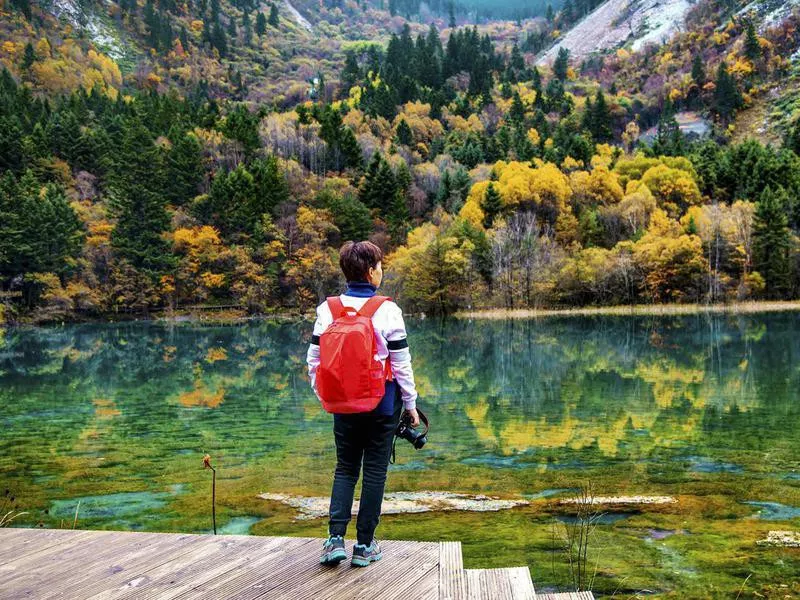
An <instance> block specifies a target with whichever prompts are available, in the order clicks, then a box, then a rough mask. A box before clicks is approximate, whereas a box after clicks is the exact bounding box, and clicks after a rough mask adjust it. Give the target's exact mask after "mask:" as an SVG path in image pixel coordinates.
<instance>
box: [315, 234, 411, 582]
mask: <svg viewBox="0 0 800 600" xmlns="http://www.w3.org/2000/svg"><path fill="white" fill-rule="evenodd" d="M382 260H383V254H382V252H381V250H380V248H378V247H377V246H376V245H375V244H373V243H372V242H367V241H363V242H347V243H346V244H344V245H343V246H342V248H341V249H340V251H339V266H340V267H341V269H342V272H343V273H344V276H345V279H346V280H347V289H346V290H345V291H344V293H343V294H341V295H340V296H334V297H331V298H328V300H327V301H326V302H323V303H322V304H320V305H319V306H318V307H317V317H316V322H315V323H314V331H313V335H312V338H311V344H310V345H309V348H308V353H307V356H306V362H307V363H308V375H309V379H310V381H311V387H312V389H313V390H314V393H315V394H316V395H317V398H318V399H319V400H320V402H321V403H322V405H323V407H324V408H325V409H326V410H328V411H329V412H332V413H333V434H334V440H335V443H336V470H335V472H334V477H333V487H332V490H331V503H330V520H329V523H328V534H329V535H328V539H327V540H326V541H325V543H324V544H323V552H322V556H321V558H320V562H321V563H322V564H327V565H337V564H339V563H340V562H341V561H343V560H345V558H347V555H346V552H345V545H344V536H345V534H346V533H347V525H348V523H349V522H350V520H351V517H352V515H351V510H352V506H353V496H354V493H355V487H356V483H357V481H358V478H359V475H360V474H361V473H362V467H363V480H362V487H361V499H360V502H359V510H358V518H357V520H356V532H357V543H356V544H355V546H354V547H353V556H352V564H353V565H354V566H358V567H366V566H368V565H369V564H370V563H371V562H374V561H376V560H380V558H381V550H380V546H379V545H378V542H377V541H376V540H375V538H374V534H375V529H376V528H377V526H378V522H379V519H380V514H381V504H382V502H383V493H384V487H385V484H386V471H387V469H388V466H389V456H390V453H391V447H392V438H393V436H394V432H395V430H396V429H397V425H398V422H399V421H400V417H401V413H402V412H403V410H405V411H406V412H407V413H408V415H409V417H410V420H411V426H412V427H416V426H417V425H419V415H418V413H417V409H416V400H417V391H416V385H415V383H414V373H413V369H412V367H411V355H410V353H409V349H408V341H407V338H406V328H405V323H404V321H403V312H402V310H401V309H400V307H399V306H397V304H395V303H394V302H392V301H391V300H390V299H388V298H385V297H383V296H377V295H376V292H377V290H378V288H379V287H380V285H381V281H382V279H383V269H382V265H381V261H382ZM367 319H369V321H367ZM357 320H359V324H358V325H356V321H357ZM365 323H366V324H367V327H364V324H365ZM370 323H371V330H372V333H373V335H372V337H373V338H374V339H373V340H367V339H365V338H363V337H359V335H358V332H359V331H360V332H364V331H368V330H369V324H370ZM334 324H335V326H334V327H331V325H334ZM326 332H327V337H326ZM370 342H371V346H370ZM354 344H356V345H358V347H352V346H353V345H354ZM326 353H327V354H326ZM365 355H366V356H367V358H366V360H367V361H368V362H370V363H371V364H370V366H369V372H368V374H365V373H364V369H363V368H361V369H360V372H354V371H353V370H354V369H359V368H360V367H358V366H357V365H360V364H362V362H360V361H359V360H357V359H355V358H354V357H361V356H365ZM359 385H360V386H361V388H359V387H358V386H359ZM365 386H366V387H368V388H369V389H365ZM376 392H377V393H376Z"/></svg>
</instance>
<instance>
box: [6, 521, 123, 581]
mask: <svg viewBox="0 0 800 600" xmlns="http://www.w3.org/2000/svg"><path fill="white" fill-rule="evenodd" d="M93 533H95V532H89V531H81V532H75V533H74V535H69V536H64V537H58V538H55V540H56V541H57V543H53V544H47V545H38V546H34V547H26V548H25V549H24V550H23V551H22V552H21V553H20V555H19V556H17V557H13V558H7V559H5V560H4V561H3V576H2V579H3V583H4V584H8V583H9V582H11V581H14V580H16V579H18V578H20V577H24V576H25V575H27V574H28V573H30V572H32V571H33V570H35V569H40V568H44V567H46V566H47V565H58V564H62V565H63V564H66V562H68V561H66V559H67V558H69V557H71V556H72V555H73V554H74V553H76V552H78V551H79V550H80V549H81V548H82V547H83V546H84V545H85V544H86V543H87V542H90V541H92V540H93V539H95V536H94V535H93ZM110 536H111V532H108V535H106V536H105V537H110Z"/></svg>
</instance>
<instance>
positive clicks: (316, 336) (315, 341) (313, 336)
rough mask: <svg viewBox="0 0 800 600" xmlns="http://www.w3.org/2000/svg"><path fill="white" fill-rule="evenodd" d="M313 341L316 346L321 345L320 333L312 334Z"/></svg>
mask: <svg viewBox="0 0 800 600" xmlns="http://www.w3.org/2000/svg"><path fill="white" fill-rule="evenodd" d="M311 343H312V344H314V345H315V346H319V336H318V335H312V336H311Z"/></svg>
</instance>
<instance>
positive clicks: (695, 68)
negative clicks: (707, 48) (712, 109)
mask: <svg viewBox="0 0 800 600" xmlns="http://www.w3.org/2000/svg"><path fill="white" fill-rule="evenodd" d="M692 80H693V81H694V82H695V84H697V87H699V88H700V89H702V88H703V86H704V85H705V84H706V66H705V64H704V63H703V58H702V57H701V56H700V54H695V55H694V58H693V59H692Z"/></svg>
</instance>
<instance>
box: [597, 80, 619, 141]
mask: <svg viewBox="0 0 800 600" xmlns="http://www.w3.org/2000/svg"><path fill="white" fill-rule="evenodd" d="M591 132H592V137H593V138H594V141H595V142H598V143H601V144H602V143H605V142H610V141H611V140H612V139H613V138H614V132H613V131H612V130H611V111H610V110H609V108H608V104H607V103H606V97H605V95H604V94H603V90H597V95H596V96H595V101H594V105H593V106H592V129H591Z"/></svg>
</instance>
